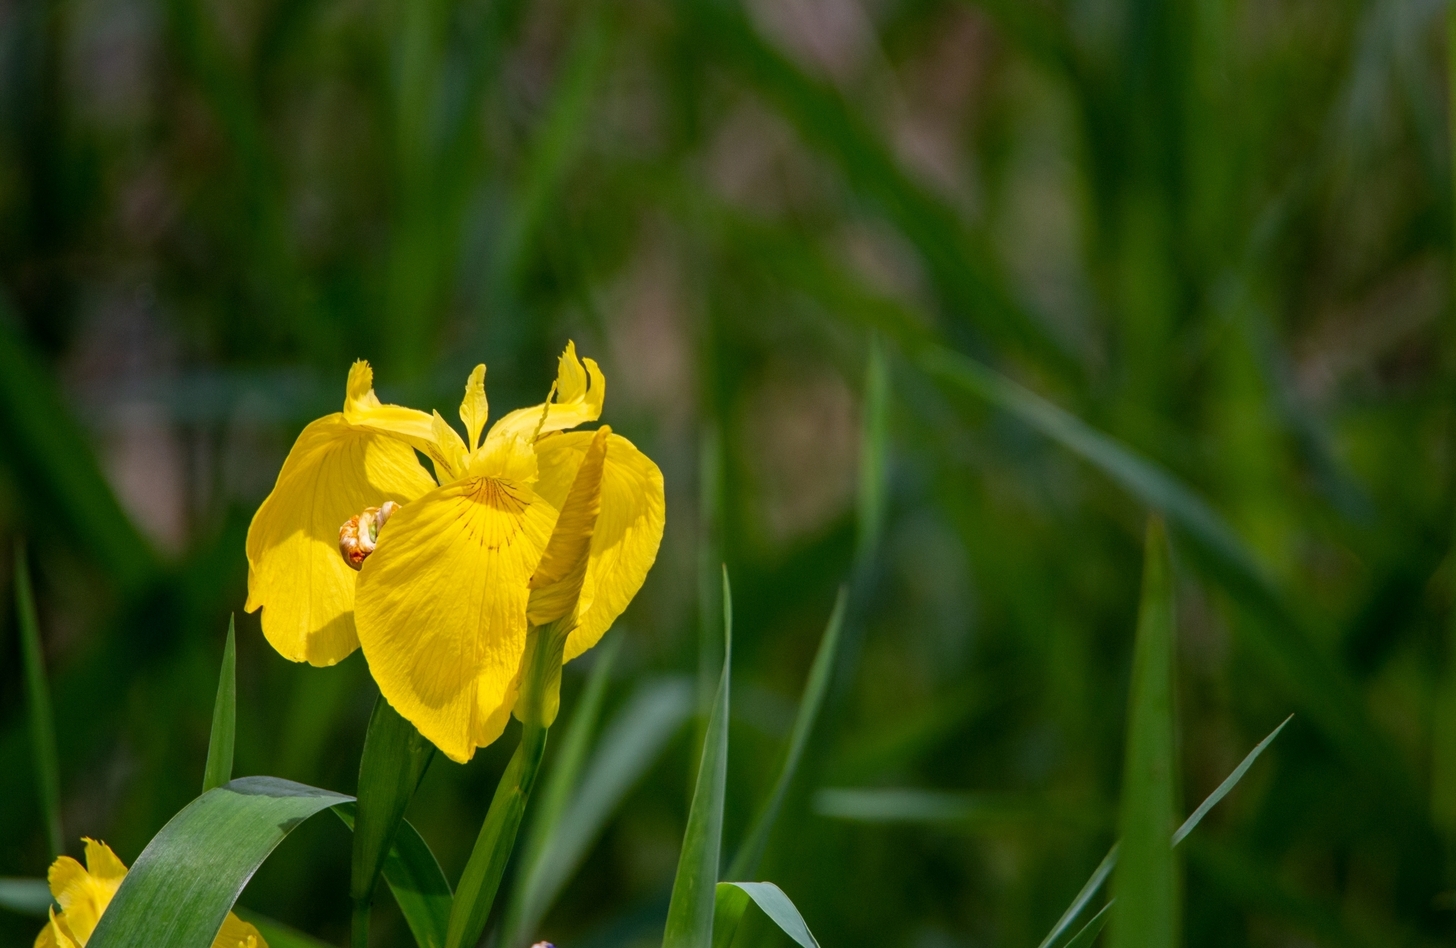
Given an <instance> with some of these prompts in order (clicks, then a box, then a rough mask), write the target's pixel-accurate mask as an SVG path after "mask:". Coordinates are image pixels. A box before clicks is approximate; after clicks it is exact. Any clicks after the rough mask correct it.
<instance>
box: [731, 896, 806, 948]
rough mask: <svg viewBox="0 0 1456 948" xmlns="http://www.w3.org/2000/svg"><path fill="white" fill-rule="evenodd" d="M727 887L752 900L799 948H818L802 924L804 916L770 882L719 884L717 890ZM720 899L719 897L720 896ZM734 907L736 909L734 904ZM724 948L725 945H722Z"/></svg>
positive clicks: (740, 910) (740, 913)
mask: <svg viewBox="0 0 1456 948" xmlns="http://www.w3.org/2000/svg"><path fill="white" fill-rule="evenodd" d="M725 886H727V887H730V888H734V889H737V890H739V891H740V892H742V893H744V894H745V895H747V896H748V897H749V898H750V899H752V900H753V903H754V904H755V905H757V906H758V907H759V908H760V909H762V910H763V914H765V915H767V916H768V917H769V919H770V920H771V921H772V922H773V923H774V924H775V925H777V926H778V927H779V930H780V931H782V932H783V933H784V934H785V935H788V936H789V937H790V938H792V939H793V940H794V941H795V942H796V943H798V945H799V946H800V948H819V942H818V941H816V940H815V939H814V935H813V933H812V932H810V931H809V926H808V925H807V924H806V923H805V922H804V916H802V915H800V914H799V910H798V909H797V908H795V907H794V903H793V902H792V901H790V900H789V897H788V896H787V895H784V890H783V889H780V888H779V887H778V886H776V885H774V884H773V883H772V882H720V883H718V890H719V892H721V891H722V890H723V888H724V887H725ZM720 898H721V896H720ZM734 907H735V908H737V905H736V903H735V904H734ZM738 913H739V916H740V917H741V916H742V909H741V908H738ZM713 944H714V948H719V946H718V942H717V940H716V934H715V940H714V943H713ZM724 948H726V944H725V945H724Z"/></svg>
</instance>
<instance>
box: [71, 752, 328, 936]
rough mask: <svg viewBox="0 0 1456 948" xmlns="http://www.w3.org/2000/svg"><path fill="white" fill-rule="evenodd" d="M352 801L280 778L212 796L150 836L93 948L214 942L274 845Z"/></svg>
mask: <svg viewBox="0 0 1456 948" xmlns="http://www.w3.org/2000/svg"><path fill="white" fill-rule="evenodd" d="M350 799H352V798H351V797H347V796H344V795H343V794H339V793H334V792H333V791H330V790H320V789H319V788H317V787H308V786H304V785H303V784H299V783H293V782H292V781H290V780H279V779H278V778H277V777H240V778H238V779H237V780H234V781H232V782H231V783H228V784H226V785H224V786H221V787H218V788H216V789H214V790H209V791H208V792H206V793H204V794H203V795H202V796H200V797H198V798H197V799H195V800H193V801H192V802H191V803H189V804H188V805H187V806H186V807H184V808H183V809H182V811H181V812H180V813H178V814H177V815H176V816H174V817H172V819H171V820H170V821H169V822H168V823H167V825H166V826H164V827H162V830H161V832H159V833H157V835H156V836H154V837H152V841H151V842H150V843H148V844H147V848H146V849H144V850H142V854H141V855H140V856H138V857H137V860H136V863H135V864H134V865H132V867H131V871H129V872H128V873H127V874H126V879H125V880H123V881H122V883H121V888H120V889H118V890H117V892H116V897H115V898H113V899H112V900H111V904H110V906H108V907H107V909H106V914H104V915H102V916H101V921H100V923H99V924H98V925H97V926H96V930H95V932H93V933H92V935H91V939H90V941H89V942H87V948H197V946H199V945H201V946H206V945H209V944H211V943H212V939H213V937H214V936H215V935H216V934H217V930H218V929H219V928H220V927H222V922H223V919H224V918H225V917H226V916H227V913H228V911H229V910H230V909H231V908H232V907H233V903H234V902H235V901H237V898H238V895H239V894H240V893H241V892H242V891H243V887H244V886H245V885H247V883H248V880H249V879H251V878H252V877H253V873H254V872H256V871H257V869H258V867H259V866H260V865H262V864H263V860H264V859H267V858H268V854H269V853H271V852H272V851H273V849H274V847H276V846H277V845H278V844H279V843H281V842H282V841H283V838H284V837H285V836H287V835H288V834H289V832H291V831H292V830H293V828H294V827H296V826H297V825H298V824H300V823H302V822H303V821H304V820H306V819H308V818H309V817H311V816H313V815H314V814H315V813H317V812H319V811H320V810H322V809H325V808H327V807H330V806H334V805H337V804H339V803H343V802H346V801H348V800H350Z"/></svg>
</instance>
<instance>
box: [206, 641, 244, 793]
mask: <svg viewBox="0 0 1456 948" xmlns="http://www.w3.org/2000/svg"><path fill="white" fill-rule="evenodd" d="M237 664H238V649H237V642H236V641H235V635H234V629H233V617H232V616H228V633H227V643H226V644H225V645H224V646H223V647H222V670H221V671H220V672H218V675H217V699H216V700H214V701H213V703H212V734H211V735H210V736H209V737H208V740H207V767H206V769H204V770H203V772H202V792H203V793H206V792H207V791H209V790H211V789H212V788H213V787H220V786H222V785H223V784H225V783H227V782H228V781H229V780H231V779H233V739H234V738H235V737H236V735H237V715H238V679H237Z"/></svg>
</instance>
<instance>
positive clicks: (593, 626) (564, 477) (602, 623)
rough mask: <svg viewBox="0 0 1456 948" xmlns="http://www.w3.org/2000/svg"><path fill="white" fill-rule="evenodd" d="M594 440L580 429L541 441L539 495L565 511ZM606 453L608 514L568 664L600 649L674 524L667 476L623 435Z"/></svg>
mask: <svg viewBox="0 0 1456 948" xmlns="http://www.w3.org/2000/svg"><path fill="white" fill-rule="evenodd" d="M592 438H593V433H592V432H588V431H577V432H571V433H568V434H558V435H553V436H551V437H549V438H542V439H541V440H539V441H537V442H536V459H537V463H538V465H539V470H540V475H539V478H538V480H537V483H536V491H537V493H539V494H540V495H541V496H542V497H544V498H545V499H546V500H547V502H548V503H551V504H552V505H553V506H557V507H558V508H559V507H560V506H561V505H562V504H564V503H565V502H566V496H567V492H568V491H569V490H570V488H571V484H572V481H573V480H574V479H575V477H576V471H577V468H578V467H579V466H580V465H581V463H582V459H583V458H584V457H585V455H586V451H587V447H588V445H590V444H591V442H592ZM606 449H607V453H606V460H605V464H604V467H603V472H602V499H601V512H600V513H599V514H598V515H597V522H596V528H595V530H593V532H592V541H591V558H590V560H589V561H588V564H587V573H586V579H585V581H584V582H583V583H582V590H581V599H580V602H579V604H578V606H577V625H576V629H575V630H574V631H573V632H572V633H571V637H570V638H569V639H567V642H566V653H565V655H564V660H566V661H570V660H571V659H573V658H575V657H576V656H578V655H580V654H581V653H582V652H585V651H586V650H587V649H589V648H591V647H592V646H593V645H595V644H597V642H598V641H599V640H600V639H601V637H602V635H603V634H604V633H605V632H606V631H607V629H609V628H610V627H611V625H612V623H613V622H615V621H616V620H617V617H618V616H620V615H621V614H622V611H623V610H624V609H626V608H627V604H628V603H630V602H631V601H632V597H633V596H635V595H637V590H639V589H641V588H642V583H643V581H644V580H645V579H646V578H647V571H648V570H649V569H651V568H652V563H653V561H654V560H656V559H657V548H658V545H659V544H660V543H661V542H662V529H663V525H664V523H665V520H666V503H665V500H664V497H663V488H662V472H661V471H660V470H658V467H657V465H656V464H654V463H653V462H652V459H651V458H649V457H647V456H646V455H645V454H643V453H642V452H641V451H639V450H637V448H636V446H635V445H633V444H632V442H630V441H628V440H627V439H626V438H623V437H622V436H621V435H617V434H611V435H608V436H607V444H606Z"/></svg>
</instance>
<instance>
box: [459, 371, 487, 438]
mask: <svg viewBox="0 0 1456 948" xmlns="http://www.w3.org/2000/svg"><path fill="white" fill-rule="evenodd" d="M489 417H490V403H489V402H487V401H486V399H485V366H483V365H477V366H476V367H475V371H473V372H471V373H470V378H468V379H466V381H465V398H464V400H462V401H461V402H460V420H461V421H462V422H464V423H465V443H466V444H467V445H468V446H469V448H470V450H471V451H474V450H475V449H476V448H477V447H479V446H480V432H481V429H483V428H484V427H485V420H486V419H487V418H489Z"/></svg>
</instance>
